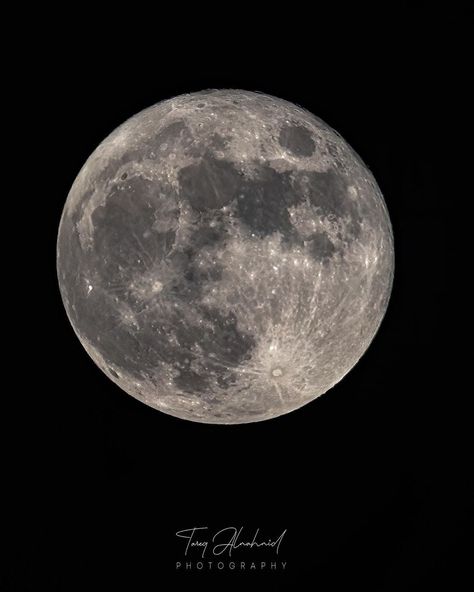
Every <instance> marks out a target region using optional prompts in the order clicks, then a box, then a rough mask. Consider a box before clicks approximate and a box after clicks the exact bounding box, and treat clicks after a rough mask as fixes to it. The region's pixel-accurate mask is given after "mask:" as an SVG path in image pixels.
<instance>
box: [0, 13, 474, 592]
mask: <svg viewBox="0 0 474 592" xmlns="http://www.w3.org/2000/svg"><path fill="white" fill-rule="evenodd" d="M408 6H409V5H408V4H406V5H405V4H404V3H399V4H397V6H396V7H394V8H385V9H384V10H383V11H382V12H381V11H380V10H378V11H375V10H373V9H367V11H366V12H362V13H360V12H359V13H357V14H355V13H354V14H346V15H345V18H344V19H342V16H341V15H331V16H326V15H322V13H320V12H318V10H316V14H314V15H313V16H311V17H310V16H309V15H308V14H305V12H304V11H303V12H299V11H298V10H297V9H296V8H291V7H287V8H285V9H281V12H282V14H280V16H282V17H283V18H282V19H281V22H279V23H273V22H270V21H268V20H266V19H263V20H262V21H259V23H258V24H257V21H256V19H255V15H254V14H253V12H242V13H240V11H239V14H235V12H237V10H236V8H235V7H234V8H232V7H228V8H226V9H225V11H228V12H225V13H224V12H223V13H219V14H217V15H216V14H215V15H214V18H215V19H216V20H214V21H211V20H209V19H207V18H203V19H202V20H204V21H206V22H207V26H206V27H204V26H203V25H202V24H201V21H199V22H198V21H194V19H195V18H198V15H194V14H190V13H189V12H187V14H186V19H184V15H181V17H179V15H173V16H171V15H166V16H165V15H160V16H153V17H152V16H151V15H150V17H149V18H148V15H143V14H135V15H131V14H130V11H129V10H123V11H119V14H115V15H114V16H115V17H118V18H116V19H115V20H114V21H113V22H112V21H111V20H109V19H108V18H107V19H104V20H103V21H102V20H101V21H100V24H99V23H98V22H96V18H97V15H95V14H93V13H89V14H88V15H87V18H86V19H85V23H84V24H83V25H81V26H79V25H78V24H77V22H76V17H77V14H75V13H71V14H69V15H62V16H63V21H62V22H61V25H54V24H51V23H52V19H53V15H45V14H42V15H41V16H42V18H43V20H44V21H45V22H49V27H48V28H43V27H40V28H39V29H40V30H39V33H38V31H37V32H36V33H37V34H36V35H35V36H33V37H31V38H30V41H31V40H33V41H32V43H31V44H30V49H29V52H28V58H27V59H26V61H25V62H22V64H23V65H21V66H20V67H19V68H18V73H19V74H20V78H21V82H22V83H23V84H24V85H25V86H26V87H27V90H26V91H25V92H24V94H23V95H22V96H23V98H26V103H27V105H29V107H30V109H31V104H32V102H34V104H35V106H37V112H36V114H35V117H34V125H35V128H34V130H35V134H34V137H35V154H36V158H35V164H39V167H38V169H39V170H38V172H37V173H35V174H34V175H31V177H32V178H33V180H34V184H33V188H34V189H33V191H34V198H35V199H34V201H35V205H36V206H39V207H37V208H36V209H35V210H34V211H35V214H34V215H33V216H32V218H33V220H32V221H33V222H34V227H35V231H36V232H37V233H38V234H39V235H40V236H39V237H38V241H37V242H35V247H34V248H35V259H34V264H33V265H31V269H30V271H29V274H28V282H29V290H30V292H31V290H33V291H34V293H35V299H36V302H37V307H38V308H37V310H35V311H34V312H32V313H31V314H30V315H27V316H28V319H27V330H28V335H29V337H28V342H29V348H28V350H29V351H28V356H29V359H30V360H31V362H30V363H29V365H28V367H27V368H23V370H22V371H21V373H20V375H17V377H18V380H19V384H20V385H21V386H20V387H19V390H18V392H17V393H16V395H15V398H16V400H17V402H19V404H20V414H21V415H20V416H21V420H20V422H19V425H18V426H15V427H12V429H11V434H10V431H9V430H8V429H7V430H6V433H7V438H8V440H9V449H8V450H9V451H10V452H7V455H6V457H7V460H10V461H12V462H11V469H12V473H11V475H12V476H11V478H9V479H8V483H10V484H12V485H13V486H12V487H11V488H9V490H10V491H11V492H12V498H11V502H9V505H7V506H6V508H7V513H8V517H9V518H11V519H12V521H11V522H12V524H13V529H12V531H11V532H12V535H11V537H10V538H9V539H8V541H9V547H10V550H11V551H12V553H11V556H10V558H9V560H8V562H7V564H6V567H5V568H4V570H3V574H2V575H5V576H6V581H7V588H6V589H8V590H30V589H31V590H42V589H45V590H46V589H47V590H56V589H57V590H67V591H70V590H84V589H94V590H95V589H97V590H115V589H129V590H134V591H135V590H136V591H141V590H161V589H166V590H167V589H178V590H181V589H183V590H184V589H193V588H194V587H195V586H197V587H198V588H199V586H201V585H204V583H205V584H206V585H208V586H210V587H212V588H213V587H215V588H216V589H233V587H236V588H237V587H238V588H239V589H240V588H242V586H245V587H248V588H250V589H257V587H258V589H260V588H263V589H264V590H287V589H288V590H289V589H292V590H306V589H315V590H322V591H326V590H328V591H329V590H331V591H332V590H348V589H353V588H359V587H360V588H361V589H364V590H366V591H367V592H369V591H372V590H374V591H385V590H397V591H398V590H401V589H410V588H412V587H413V588H416V589H422V590H425V589H426V590H427V589H430V587H431V585H434V584H435V583H436V584H438V585H439V584H440V583H441V584H443V583H444V584H445V585H446V586H447V587H448V586H449V589H454V588H456V589H457V587H456V586H457V582H459V581H460V580H461V578H462V577H463V574H464V573H465V571H466V568H467V562H468V551H467V548H466V547H464V546H463V545H462V536H463V534H464V530H465V523H466V520H467V513H468V504H467V501H468V495H469V493H470V491H471V489H472V483H471V481H470V477H469V469H468V464H467V453H466V450H467V444H468V438H467V434H466V423H467V421H466V416H465V410H464V408H463V404H462V396H459V395H457V394H456V392H459V391H457V388H456V387H455V386H454V385H453V383H452V381H451V380H448V376H449V375H450V371H449V369H448V359H449V354H448V351H447V350H448V347H447V345H446V344H447V337H446V334H445V326H446V324H447V321H446V316H445V312H444V311H445V308H446V300H447V296H448V284H449V283H450V278H449V277H448V276H449V274H448V270H449V268H450V255H449V252H448V243H449V239H448V238H447V233H448V230H449V228H448V227H449V226H450V221H449V217H448V216H447V213H446V207H445V204H446V199H447V198H446V195H445V194H444V193H443V192H442V190H441V185H440V175H441V170H442V169H443V168H446V160H445V158H446V153H447V152H448V153H449V151H450V146H452V144H450V142H449V141H447V140H448V138H449V136H450V134H449V130H448V129H447V128H448V121H449V118H450V117H452V114H453V112H454V111H455V110H456V101H457V96H458V93H459V92H460V91H459V90H458V87H457V80H458V75H459V74H458V71H457V66H458V65H459V62H458V60H457V55H458V54H457V53H456V47H455V45H453V43H454V42H453V39H455V38H456V30H457V27H458V26H459V23H460V22H461V21H462V18H463V17H462V15H459V14H455V13H450V14H436V15H433V13H432V8H429V5H428V4H425V3H419V6H418V8H419V12H418V13H416V14H415V13H414V12H413V10H410V9H409V8H407V7H408ZM184 10H185V9H184V7H183V11H184ZM221 10H224V9H223V8H222V9H221ZM279 10H280V9H279ZM301 10H302V9H301ZM341 10H342V8H341ZM285 11H287V12H285ZM78 12H79V11H78ZM197 13H199V11H197ZM201 17H202V15H201ZM356 17H357V18H356ZM58 18H59V16H58V14H55V15H54V19H58ZM209 18H210V17H209ZM148 20H149V21H150V22H145V21H148ZM183 20H186V22H187V27H185V26H184V25H183ZM305 20H307V21H309V22H308V23H307V25H306V26H304V25H303V23H304V21H305ZM194 22H195V23H196V24H195V25H194V24H193V23H194ZM74 25H75V26H74ZM25 63H26V64H27V66H28V67H26V66H24V64H25ZM225 87H231V88H243V89H247V90H258V91H261V92H266V93H269V94H274V95H276V96H279V97H282V98H285V99H287V100H289V101H292V102H295V103H298V104H300V105H302V106H303V107H305V108H307V109H308V110H310V111H312V112H314V113H315V114H316V115H318V116H319V117H321V118H322V119H323V120H324V121H326V122H327V123H328V124H329V125H331V126H332V127H334V128H335V129H336V130H337V131H338V132H339V133H340V134H341V135H342V136H343V137H344V138H345V139H346V140H347V141H348V142H349V143H350V144H351V145H352V146H353V148H354V149H355V150H356V151H357V152H358V153H359V154H360V155H361V157H362V158H363V160H364V161H365V162H366V163H367V165H368V166H369V167H370V168H371V170H372V172H373V173H374V175H375V177H376V179H377V181H378V183H379V185H380V187H381V189H382V192H383V194H384V196H385V199H386V202H387V206H388V209H389V213H390V216H391V220H392V224H393V229H394V236H395V248H396V273H395V283H394V288H393V293H392V298H391V301H390V306H389V309H388V312H387V314H386V317H385V319H384V321H383V324H382V326H381V328H380V330H379V332H378V334H377V336H376V338H375V340H374V341H373V343H372V345H371V347H370V348H369V350H368V351H367V353H366V354H365V355H364V357H363V358H362V359H361V361H360V362H359V363H358V364H357V366H356V367H355V368H354V369H353V370H352V371H351V372H350V373H349V374H348V375H347V376H346V377H345V378H344V379H343V381H342V382H340V383H339V384H338V385H337V386H335V387H334V388H333V389H332V390H331V391H330V392H328V393H327V394H325V395H324V396H322V397H321V398H319V399H317V400H316V401H314V402H313V403H311V404H309V405H307V406H306V407H304V408H302V409H300V410H298V411H295V412H293V413H291V414H289V415H286V416H283V417H280V418H276V419H273V420H270V421H266V422H262V423H257V424H249V425H243V426H210V425H203V424H197V423H192V422H185V421H181V420H178V419H175V418H172V417H169V416H166V415H164V414H161V413H159V412H157V411H154V410H152V409H151V408H148V407H146V406H145V405H143V404H142V403H140V402H138V401H136V400H134V399H133V398H131V397H129V396H128V395H126V394H125V393H123V392H121V391H120V390H119V389H118V388H117V387H115V386H114V385H113V384H112V383H111V382H110V381H109V380H108V379H107V378H106V377H105V375H103V374H102V373H101V372H100V371H99V370H98V369H97V368H96V367H95V366H94V364H93V362H92V361H91V360H90V359H89V357H88V356H87V354H86V353H85V351H84V350H83V349H82V346H81V345H80V343H79V342H78V340H77V338H76V337H75V335H74V333H73V330H72V328H71V327H70V325H69V322H68V321H67V318H66V314H65V311H64V308H63V306H62V303H61V299H60V294H59V290H58V287H57V280H56V274H55V240H56V234H57V228H58V224H59V218H60V215H61V211H62V207H63V205H64V202H65V199H66V196H67V193H68V191H69V188H70V186H71V184H72V182H73V181H74V178H75V176H76V175H77V173H78V171H79V169H80V167H81V166H82V164H83V163H84V161H85V160H86V158H87V157H88V156H89V154H90V153H91V152H92V151H93V150H94V148H95V147H96V146H97V145H98V144H99V142H100V141H101V140H102V139H103V138H104V137H105V136H106V135H107V134H108V133H109V132H110V131H112V130H113V129H114V128H115V127H116V126H117V125H119V124H120V123H122V122H123V121H124V120H125V119H126V118H128V117H130V116H131V115H133V114H135V113H136V112H138V111H139V110H141V109H143V108H145V107H147V106H149V105H151V104H153V103H155V102H158V101H160V100H162V99H165V98H168V97H171V96H174V95H177V94H180V93H183V92H190V91H195V90H200V89H205V88H225ZM25 112H28V113H29V112H30V110H28V111H25ZM30 117H31V115H30V116H29V118H27V119H28V122H29V125H32V121H33V119H31V118H30ZM28 122H27V123H28ZM442 163H443V164H444V167H443V164H442ZM36 210H37V212H36ZM35 240H36V238H35ZM43 247H44V250H43ZM32 286H33V288H32ZM23 343H24V342H23ZM231 525H232V526H244V527H245V529H246V532H247V533H250V532H252V531H253V530H254V529H255V528H256V527H260V529H261V530H262V532H264V533H268V535H269V536H270V535H272V534H273V535H274V534H278V533H279V532H281V531H282V530H283V529H285V528H287V529H288V532H287V534H286V536H285V538H284V541H283V543H282V545H281V549H280V559H282V560H286V561H287V569H286V572H284V573H283V572H281V571H280V572H278V573H276V574H270V573H268V572H266V573H263V572H257V573H249V572H248V571H247V572H245V573H240V572H229V571H226V572H224V573H217V572H211V573H209V572H206V573H204V572H203V573H198V572H196V571H193V572H191V573H177V572H176V571H175V569H174V563H175V561H177V560H180V559H182V541H179V540H178V539H177V538H176V536H175V533H176V531H178V530H180V529H183V528H187V527H191V526H209V527H210V528H211V529H220V528H224V527H225V526H231ZM251 557H252V555H251V554H250V553H248V552H242V553H241V555H237V558H239V559H240V558H242V559H243V558H245V559H247V560H249V559H250V558H251ZM255 557H258V559H259V560H260V558H261V556H260V554H255ZM268 558H269V555H267V556H266V559H267V561H268V560H269V559H268ZM165 582H167V583H166V584H165ZM453 586H454V587H453Z"/></svg>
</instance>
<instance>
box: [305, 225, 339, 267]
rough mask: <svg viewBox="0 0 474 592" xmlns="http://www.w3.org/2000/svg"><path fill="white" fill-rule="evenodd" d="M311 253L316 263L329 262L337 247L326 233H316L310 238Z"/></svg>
mask: <svg viewBox="0 0 474 592" xmlns="http://www.w3.org/2000/svg"><path fill="white" fill-rule="evenodd" d="M309 252H310V254H311V256H312V257H313V258H314V259H316V261H328V260H329V259H330V258H331V257H332V256H333V255H334V253H335V252H336V247H335V246H334V244H333V243H332V241H331V239H330V238H329V237H328V235H327V234H326V233H325V232H316V233H314V234H313V235H311V237H310V238H309Z"/></svg>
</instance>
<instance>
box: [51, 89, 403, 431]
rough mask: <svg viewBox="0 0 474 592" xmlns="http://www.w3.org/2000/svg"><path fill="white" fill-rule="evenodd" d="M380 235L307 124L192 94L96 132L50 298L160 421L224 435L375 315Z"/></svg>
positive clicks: (383, 255)
mask: <svg viewBox="0 0 474 592" xmlns="http://www.w3.org/2000/svg"><path fill="white" fill-rule="evenodd" d="M393 271H394V250H393V236H392V229H391V224H390V219H389V216H388V213H387V208H386V205H385V202H384V199H383V196H382V194H381V191H380V189H379V188H378V186H377V183H376V181H375V179H374V177H373V176H372V174H371V172H370V171H369V169H368V168H367V167H366V166H365V165H364V163H363V162H362V160H361V158H360V157H359V156H358V155H357V154H356V153H355V151H354V150H353V149H352V148H351V147H350V146H349V145H348V144H347V143H346V142H345V141H344V139H343V138H342V137H341V136H340V135H339V134H338V133H337V132H335V131H334V130H333V129H332V128H331V127H330V126H328V125H327V124H326V123H324V122H323V121H322V120H321V119H319V118H317V117H315V116H314V115H312V114H311V113H309V112H308V111H306V110H305V109H303V108H301V107H299V106H296V105H294V104H292V103H289V102H287V101H285V100H282V99H279V98H276V97H273V96H269V95H265V94H261V93H255V92H248V91H242V90H206V91H202V92H196V93H192V94H186V95H181V96H178V97H175V98H173V99H170V100H165V101H162V102H160V103H158V104H156V105H154V106H152V107H150V108H148V109H145V110H144V111H141V112H140V113H138V114H137V115H135V116H134V117H132V118H131V119H129V120H128V121H126V122H125V123H124V124H122V125H121V126H119V127H118V128H117V129H116V130H115V131H113V132H112V133H111V134H110V135H109V136H108V137H107V138H106V139H105V140H104V141H103V142H102V143H101V144H100V145H99V146H98V147H97V149H96V150H95V151H94V152H93V153H92V154H91V156H90V157H89V159H88V160H87V161H86V163H85V164H84V166H83V167H82V169H81V171H80V172H79V174H78V176H77V178H76V179H75V181H74V184H73V185H72V188H71V190H70V193H69V195H68V197H67V200H66V203H65V206H64V210H63V214H62V218H61V222H60V227H59V233H58V240H57V272H58V279H59V287H60V291H61V295H62V299H63V302H64V306H65V309H66V312H67V315H68V318H69V320H70V322H71V324H72V326H73V328H74V331H75V332H76V334H77V336H78V338H79V340H80V342H81V343H82V345H83V346H84V348H85V349H86V351H87V352H88V354H89V355H90V357H91V358H92V359H93V360H94V362H95V363H96V364H97V365H98V366H99V368H101V369H102V370H103V372H105V374H106V375H107V376H108V377H109V378H110V379H111V380H112V381H113V382H115V383H116V384H117V385H118V386H119V387H121V388H122V389H123V390H124V391H126V392H127V393H129V394H130V395H132V396H133V397H135V398H137V399H139V400H140V401H142V402H143V403H146V404H147V405H150V406H151V407H154V408H156V409H158V410H160V411H162V412H164V413H167V414H170V415H172V416H175V417H179V418H182V419H186V420H191V421H198V422H204V423H218V424H239V423H248V422H256V421H262V420H267V419H270V418H273V417H276V416H279V415H282V414H285V413H288V412H291V411H293V410H295V409H297V408H299V407H302V406H303V405H305V404H307V403H309V402H310V401H313V400H314V399H316V398H317V397H318V396H319V395H321V394H323V393H325V392H326V391H328V390H329V389H330V388H331V387H333V386H334V385H335V384H337V383H338V382H339V381H340V380H341V379H342V378H343V377H344V376H345V375H346V374H347V372H349V371H350V370H351V368H352V367H353V366H354V365H355V364H356V363H357V361H358V360H359V359H360V357H361V356H362V355H363V353H364V352H365V351H366V349H367V347H368V346H369V344H370V342H371V341H372V339H373V337H374V335H375V333H376V332H377V330H378V328H379V325H380V323H381V321H382V318H383V316H384V314H385V311H386V308H387V305H388V301H389V297H390V291H391V286H392V281H393Z"/></svg>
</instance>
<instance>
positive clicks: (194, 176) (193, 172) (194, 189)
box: [178, 154, 242, 212]
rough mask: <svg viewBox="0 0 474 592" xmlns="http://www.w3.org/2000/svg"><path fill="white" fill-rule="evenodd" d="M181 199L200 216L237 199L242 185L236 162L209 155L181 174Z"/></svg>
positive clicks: (179, 176)
mask: <svg viewBox="0 0 474 592" xmlns="http://www.w3.org/2000/svg"><path fill="white" fill-rule="evenodd" d="M178 179H179V183H180V195H181V197H182V198H186V199H187V200H188V201H189V203H190V204H191V206H192V207H193V208H194V209H195V210H197V211H198V212H205V211H206V210H212V209H218V208H222V207H223V206H225V205H227V204H229V203H230V202H231V201H232V200H233V199H234V198H235V197H236V195H237V192H238V190H239V185H240V183H241V182H242V178H241V175H240V174H239V171H238V170H237V169H236V168H235V166H234V164H233V163H232V162H229V161H227V160H219V159H217V158H214V156H212V155H211V154H206V155H205V156H204V157H203V158H201V159H200V161H199V162H197V163H195V164H190V165H188V166H185V167H183V168H182V169H181V170H180V171H179V173H178Z"/></svg>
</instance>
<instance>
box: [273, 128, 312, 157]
mask: <svg viewBox="0 0 474 592" xmlns="http://www.w3.org/2000/svg"><path fill="white" fill-rule="evenodd" d="M278 141H279V142H280V146H281V147H282V148H285V149H286V150H289V151H290V152H291V153H292V154H294V155H295V156H311V155H312V154H313V153H314V149H315V148H316V144H315V143H314V140H313V138H312V136H311V132H310V131H309V130H308V129H306V128H305V127H304V126H302V125H284V126H283V127H282V128H281V131H280V136H279V138H278Z"/></svg>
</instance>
